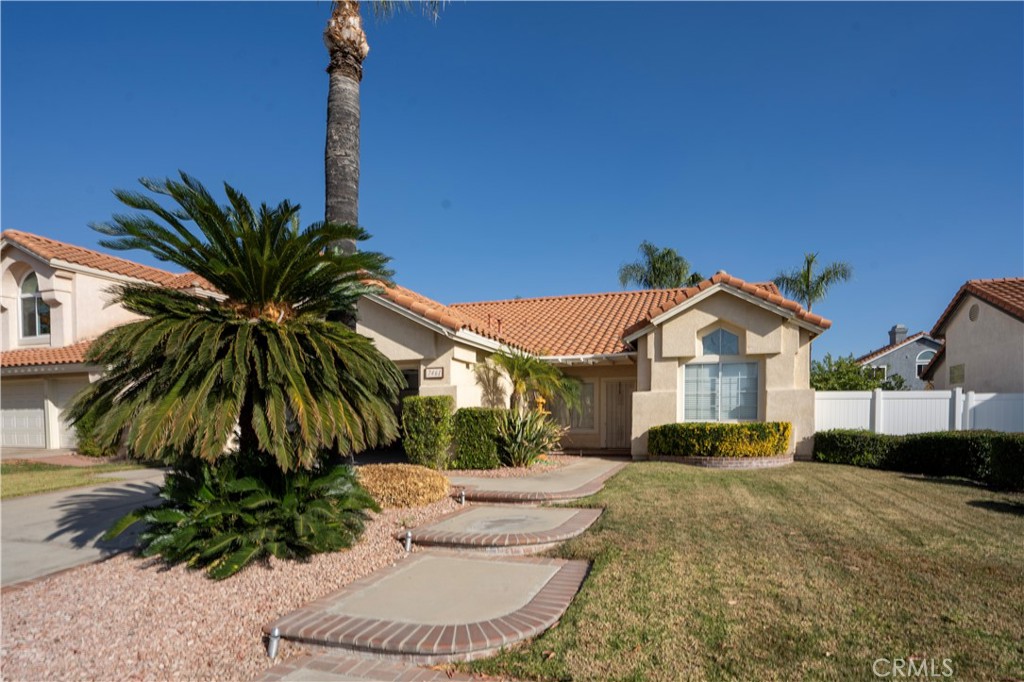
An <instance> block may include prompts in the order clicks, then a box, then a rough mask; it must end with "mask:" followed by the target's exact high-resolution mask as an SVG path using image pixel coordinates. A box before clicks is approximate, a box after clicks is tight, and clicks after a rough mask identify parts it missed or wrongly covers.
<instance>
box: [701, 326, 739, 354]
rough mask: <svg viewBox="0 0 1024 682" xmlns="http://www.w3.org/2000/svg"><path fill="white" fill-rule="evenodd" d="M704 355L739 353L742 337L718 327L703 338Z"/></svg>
mask: <svg viewBox="0 0 1024 682" xmlns="http://www.w3.org/2000/svg"><path fill="white" fill-rule="evenodd" d="M702 340H703V342H704V355H739V354H740V337H738V336H736V335H735V334H733V333H732V332H728V331H726V330H724V329H716V330H715V331H713V332H711V333H710V334H707V335H706V336H704V338H703V339H702Z"/></svg>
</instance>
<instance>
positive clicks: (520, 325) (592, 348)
mask: <svg viewBox="0 0 1024 682" xmlns="http://www.w3.org/2000/svg"><path fill="white" fill-rule="evenodd" d="M677 291H678V290H677V289H649V290H643V291H619V292H612V293H605V294H579V295H574V296H549V297H543V298H521V299H512V300H505V301H484V302H480V303H456V304H453V305H452V306H450V307H451V308H452V309H454V310H456V311H457V312H460V313H463V314H466V315H468V316H470V317H472V318H474V319H475V320H476V321H477V324H478V325H482V326H483V328H485V329H488V330H489V331H491V333H493V334H496V335H497V336H498V337H499V338H500V339H501V340H503V341H506V342H512V343H515V344H517V345H519V346H520V347H522V348H525V349H526V350H529V351H530V352H532V353H535V354H537V355H545V356H551V355H598V354H606V353H623V352H627V351H630V350H632V349H631V348H630V347H629V346H628V345H627V344H626V343H625V342H624V341H623V340H622V337H623V332H624V331H625V330H626V328H627V327H629V326H630V325H632V324H633V323H635V322H636V321H637V320H640V319H641V318H643V317H644V316H645V315H646V314H647V312H648V311H649V310H650V309H651V308H652V307H655V306H658V305H660V304H661V303H663V302H664V301H667V300H669V299H670V298H672V297H673V296H674V295H675V294H676V292H677Z"/></svg>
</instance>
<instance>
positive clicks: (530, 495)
mask: <svg viewBox="0 0 1024 682" xmlns="http://www.w3.org/2000/svg"><path fill="white" fill-rule="evenodd" d="M626 464H628V462H620V463H619V464H616V465H615V466H614V467H612V468H611V469H609V470H608V471H606V472H604V473H603V474H601V475H600V476H597V477H596V478H594V479H591V480H590V481H587V482H586V483H584V484H583V485H581V486H580V487H578V488H574V489H573V490H560V491H557V492H548V493H541V492H516V491H510V490H487V489H483V490H481V489H480V486H477V485H464V486H456V490H455V492H454V493H453V494H452V497H454V498H458V497H459V491H461V490H465V491H466V499H467V500H469V501H472V502H527V503H528V502H554V501H561V502H565V501H569V500H577V499H579V498H581V497H587V496H588V495H593V494H594V493H596V492H598V491H600V490H601V488H603V487H604V483H605V481H607V480H608V479H609V478H611V477H612V476H614V475H615V474H617V473H619V472H620V471H622V469H623V468H625V466H626Z"/></svg>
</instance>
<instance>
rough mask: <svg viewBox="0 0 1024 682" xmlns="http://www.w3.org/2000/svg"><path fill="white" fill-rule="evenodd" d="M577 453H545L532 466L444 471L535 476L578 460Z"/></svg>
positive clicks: (449, 471) (451, 470) (494, 476)
mask: <svg viewBox="0 0 1024 682" xmlns="http://www.w3.org/2000/svg"><path fill="white" fill-rule="evenodd" d="M580 459H581V458H580V457H579V455H545V457H544V459H542V460H539V461H537V462H536V463H535V464H534V465H533V466H532V467H529V468H527V467H501V468H500V469H449V470H448V471H445V472H444V473H446V474H449V475H454V476H476V477H477V478H522V477H524V476H536V475H537V474H543V473H546V472H548V471H554V470H555V469H561V468H562V467H564V466H567V465H569V464H572V463H573V462H579V461H580Z"/></svg>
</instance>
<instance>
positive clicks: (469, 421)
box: [451, 407, 505, 469]
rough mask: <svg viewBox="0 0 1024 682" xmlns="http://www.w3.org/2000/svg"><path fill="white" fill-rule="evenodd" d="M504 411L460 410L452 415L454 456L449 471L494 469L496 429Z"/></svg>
mask: <svg viewBox="0 0 1024 682" xmlns="http://www.w3.org/2000/svg"><path fill="white" fill-rule="evenodd" d="M504 413H505V410H503V409H499V408H494V407H463V408H461V409H459V410H456V412H455V456H454V457H453V458H452V461H451V468H452V469H497V468H499V467H500V466H501V458H500V457H499V456H498V428H499V425H500V424H501V417H502V415H503V414H504Z"/></svg>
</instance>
